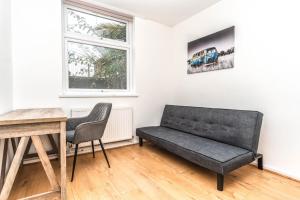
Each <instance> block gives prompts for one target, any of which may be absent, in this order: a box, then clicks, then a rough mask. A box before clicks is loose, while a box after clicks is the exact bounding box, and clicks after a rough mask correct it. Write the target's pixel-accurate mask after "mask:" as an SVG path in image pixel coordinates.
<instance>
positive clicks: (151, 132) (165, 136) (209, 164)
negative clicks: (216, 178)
mask: <svg viewBox="0 0 300 200" xmlns="http://www.w3.org/2000/svg"><path fill="white" fill-rule="evenodd" d="M136 133H137V135H138V136H140V137H142V138H144V139H149V140H151V141H152V142H154V143H158V144H160V145H159V146H161V147H163V148H165V149H167V150H169V151H171V152H173V153H175V154H177V155H179V156H181V157H184V158H186V159H188V160H190V161H192V162H194V163H196V164H199V165H201V166H203V167H206V168H208V169H211V170H213V171H217V172H219V173H222V174H223V173H225V172H226V171H229V170H232V169H234V168H238V167H240V166H242V163H244V162H249V161H250V162H251V160H253V159H254V155H253V153H252V152H250V151H248V150H246V149H242V148H240V147H235V146H232V145H228V144H225V143H221V142H217V141H214V140H211V139H207V138H203V137H199V136H196V135H193V134H190V133H185V132H182V131H178V130H175V129H171V128H166V127H161V126H155V127H144V128H138V129H137V132H136Z"/></svg>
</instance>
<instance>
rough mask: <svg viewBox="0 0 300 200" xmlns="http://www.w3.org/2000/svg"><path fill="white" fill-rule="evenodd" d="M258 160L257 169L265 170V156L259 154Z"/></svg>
mask: <svg viewBox="0 0 300 200" xmlns="http://www.w3.org/2000/svg"><path fill="white" fill-rule="evenodd" d="M256 158H257V168H258V169H260V170H263V169H264V163H263V155H262V154H257V155H256Z"/></svg>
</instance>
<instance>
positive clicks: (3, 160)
mask: <svg viewBox="0 0 300 200" xmlns="http://www.w3.org/2000/svg"><path fill="white" fill-rule="evenodd" d="M7 149H8V139H4V149H3V156H2V165H1V173H0V176H1V177H0V191H1V189H2V188H3V185H4V179H5V171H6V160H7Z"/></svg>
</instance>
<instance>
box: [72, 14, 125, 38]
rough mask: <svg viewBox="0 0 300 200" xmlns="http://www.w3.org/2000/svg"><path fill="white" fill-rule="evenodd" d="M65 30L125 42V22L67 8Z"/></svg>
mask: <svg viewBox="0 0 300 200" xmlns="http://www.w3.org/2000/svg"><path fill="white" fill-rule="evenodd" d="M67 31H68V32H72V33H79V34H84V35H89V36H94V37H99V38H107V39H113V40H119V41H123V42H126V23H123V22H118V21H114V20H110V19H106V18H103V17H98V16H95V15H91V14H87V13H83V12H79V11H75V10H72V9H68V24H67Z"/></svg>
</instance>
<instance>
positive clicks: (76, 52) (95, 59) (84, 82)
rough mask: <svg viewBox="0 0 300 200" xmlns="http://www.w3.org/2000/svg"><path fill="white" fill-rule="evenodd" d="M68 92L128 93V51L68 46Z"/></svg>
mask: <svg viewBox="0 0 300 200" xmlns="http://www.w3.org/2000/svg"><path fill="white" fill-rule="evenodd" d="M67 48H68V69H69V88H73V89H74V88H77V89H121V90H122V89H127V58H126V57H127V56H126V55H127V51H126V50H120V49H113V48H108V47H101V46H94V45H88V44H81V43H76V42H68V44H67Z"/></svg>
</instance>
